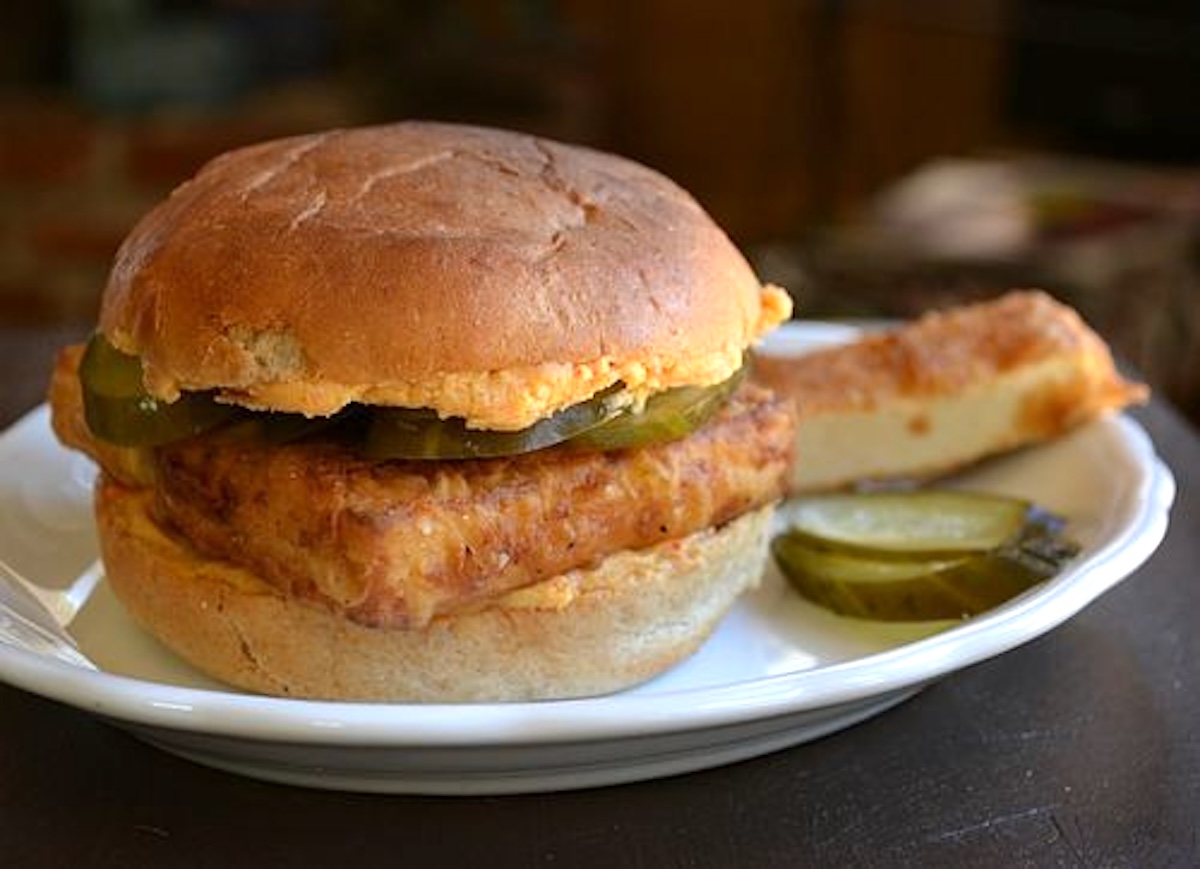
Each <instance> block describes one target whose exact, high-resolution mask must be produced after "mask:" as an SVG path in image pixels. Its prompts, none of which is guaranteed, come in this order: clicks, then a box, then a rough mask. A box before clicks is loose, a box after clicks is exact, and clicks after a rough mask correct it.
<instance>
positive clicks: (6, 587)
mask: <svg viewBox="0 0 1200 869" xmlns="http://www.w3.org/2000/svg"><path fill="white" fill-rule="evenodd" d="M101 576H103V569H102V568H101V566H100V563H99V562H98V561H97V562H93V563H92V564H91V565H90V566H89V567H88V568H87V569H86V570H85V571H84V572H83V573H81V574H80V575H79V577H78V578H77V579H76V580H75V582H73V583H71V585H70V587H69V588H67V589H66V590H64V591H48V590H46V589H44V588H41V587H40V586H38V585H36V584H35V583H33V582H31V581H30V580H28V579H26V578H25V577H24V576H22V575H21V574H20V573H18V572H17V571H16V570H15V569H13V567H12V566H11V565H9V564H8V563H7V562H5V561H3V560H0V643H4V644H6V645H9V646H14V647H16V648H18V649H25V650H27V651H32V652H37V653H39V654H43V655H51V656H53V657H55V658H57V659H58V660H60V661H65V662H67V663H69V664H74V665H75V666H78V667H86V668H88V669H91V670H95V669H96V665H95V664H93V663H92V662H91V661H90V660H89V659H88V657H87V656H86V655H84V654H83V652H81V651H80V650H79V646H77V645H76V643H75V640H74V638H73V637H72V636H71V635H70V634H69V633H67V631H66V625H68V624H70V622H71V619H73V618H74V617H75V614H76V613H77V612H79V609H80V607H82V606H83V604H84V602H85V601H86V600H87V599H88V595H90V594H91V593H92V590H93V589H94V588H95V586H96V583H97V582H99V581H100V578H101Z"/></svg>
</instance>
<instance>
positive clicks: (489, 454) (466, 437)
mask: <svg viewBox="0 0 1200 869" xmlns="http://www.w3.org/2000/svg"><path fill="white" fill-rule="evenodd" d="M616 395H617V390H616V389H608V390H605V391H604V392H601V393H599V394H598V395H594V396H592V397H591V398H589V399H588V400H586V401H583V402H580V403H579V404H574V405H571V406H570V407H566V408H563V409H562V410H560V411H558V412H557V413H555V414H552V415H551V416H549V417H547V418H546V419H543V420H539V421H538V422H536V423H534V424H533V425H531V426H529V427H527V428H523V429H518V430H516V431H490V430H486V429H475V428H469V427H468V426H467V424H466V423H465V422H464V421H463V420H461V419H457V418H451V419H441V418H439V417H438V415H437V413H436V412H434V411H432V410H426V409H420V410H412V409H409V408H401V407H396V408H389V407H376V408H372V409H371V419H370V422H369V423H368V424H367V434H366V440H365V442H364V445H363V451H364V453H365V454H366V456H367V457H368V458H372V459H488V458H498V457H501V456H514V455H520V454H522V453H531V452H533V451H534V450H540V449H545V448H546V447H551V446H554V445H555V444H560V443H562V442H563V441H566V440H569V439H570V438H573V437H576V436H578V435H579V434H580V433H581V432H584V431H587V430H588V429H590V428H593V427H595V426H597V425H600V424H601V423H603V422H604V421H605V420H608V419H611V418H612V417H613V415H614V414H616V413H618V412H619V404H618V402H617V399H616Z"/></svg>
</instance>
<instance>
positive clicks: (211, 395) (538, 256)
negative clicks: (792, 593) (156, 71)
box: [50, 122, 795, 702]
mask: <svg viewBox="0 0 1200 869" xmlns="http://www.w3.org/2000/svg"><path fill="white" fill-rule="evenodd" d="M790 311H791V303H790V300H789V299H788V297H787V295H786V293H784V292H783V291H782V290H780V289H778V288H776V287H772V286H764V285H763V284H761V283H760V281H759V280H758V279H757V277H756V276H755V274H754V273H753V271H752V269H751V268H750V266H749V265H748V264H747V262H746V261H745V259H744V258H743V257H742V255H741V254H740V253H739V252H738V250H737V249H736V247H735V246H734V245H733V244H732V242H731V241H730V240H729V238H728V237H727V236H726V235H725V234H724V233H723V232H722V230H721V229H719V228H718V227H717V226H716V225H715V224H714V222H713V221H712V219H711V218H710V217H709V216H708V215H707V214H706V213H705V212H704V211H703V210H702V208H701V207H700V206H699V205H698V204H697V203H696V202H695V201H694V200H693V199H692V198H691V197H690V196H689V195H688V194H687V193H686V192H684V191H683V190H681V189H680V188H679V187H678V186H676V185H675V184H674V183H672V182H671V181H669V180H668V179H666V178H665V177H663V176H662V175H660V174H659V173H657V172H655V171H653V170H651V169H648V168H646V167H643V166H641V165H638V164H636V163H633V162H631V161H629V160H626V159H623V158H620V157H617V156H614V155H610V154H606V153H601V152H598V151H594V150H590V149H586V148H582V147H577V146H571V145H566V144H562V143H558V142H554V141H549V140H545V139H542V138H537V137H534V136H529V135H523V134H518V133H513V132H506V131H499V130H491V129H485V128H478V127H469V126H461V125H452V124H438V123H423V122H406V123H398V124H392V125H386V126H379V127H365V128H356V129H346V130H338V131H332V132H327V133H322V134H315V135H307V136H300V137H295V138H289V139H283V140H277V141H271V142H266V143H263V144H259V145H255V146H251V147H248V148H244V149H240V150H237V151H233V152H230V153H228V154H225V155H222V156H220V157H218V158H216V159H215V160H213V161H212V162H210V163H209V164H207V165H206V166H204V167H203V168H202V169H201V170H200V171H199V172H198V173H197V175H196V176H195V177H194V178H192V179H191V180H189V181H187V182H186V183H184V184H183V185H181V186H180V187H179V188H177V189H176V190H175V191H174V192H173V193H172V194H171V196H170V197H169V198H167V199H166V200H165V201H164V202H162V203H161V204H159V205H158V206H157V207H156V208H154V209H153V210H152V211H150V212H149V213H148V214H147V215H146V216H145V217H144V218H143V219H142V220H141V221H140V222H139V223H138V224H137V226H136V227H135V228H134V229H133V231H132V233H131V234H130V235H129V237H128V238H127V239H126V240H125V242H124V243H123V245H122V246H121V248H120V250H119V251H118V253H117V255H116V258H115V261H114V264H113V267H112V270H111V274H110V277H109V280H108V283H107V285H106V287H105V290H104V295H103V299H102V303H101V310H100V316H99V323H98V326H97V329H96V331H95V333H94V335H93V336H92V337H91V339H90V341H88V342H87V344H86V345H81V346H74V347H70V348H66V349H64V351H63V352H62V353H60V356H59V359H58V362H57V366H56V369H55V373H54V376H53V380H52V384H51V389H50V403H51V406H52V419H53V425H54V429H55V431H56V433H57V435H58V437H59V439H60V440H61V441H62V442H64V443H65V444H67V445H69V446H71V447H73V448H76V449H80V450H83V451H84V452H86V453H87V454H88V455H90V456H92V457H93V458H94V459H95V460H96V462H97V464H98V465H99V473H98V475H97V481H96V490H95V512H96V519H97V529H98V537H99V542H100V549H101V555H102V558H103V562H104V566H105V571H106V578H107V582H108V583H109V585H110V586H111V588H112V591H113V592H114V594H115V595H116V597H117V598H118V600H119V601H120V602H121V603H122V604H123V606H124V607H125V608H126V610H127V611H128V612H129V614H130V615H131V616H132V618H133V619H134V621H136V623H137V624H139V625H140V626H141V627H142V628H143V629H144V630H146V631H148V632H149V633H151V634H152V635H153V636H155V637H156V638H157V639H158V640H159V641H161V643H163V644H164V645H165V646H167V647H168V648H170V649H171V650H173V651H174V652H175V653H176V654H178V655H179V656H181V657H182V658H184V659H185V660H187V661H189V662H190V663H191V664H193V665H194V666H195V667H197V668H198V669H199V670H201V671H203V672H205V673H207V674H209V675H210V676H212V677H214V678H216V679H219V680H221V681H223V682H225V683H228V684H231V685H233V686H237V687H239V688H242V689H245V690H249V691H254V692H262V693H266V694H271V695H277V696H286V697H302V698H319V699H331V700H356V701H368V700H370V701H375V700H378V701H397V702H464V701H506V700H533V699H550V698H564V697H577V696H586V695H595V694H602V693H607V692H612V691H617V690H620V689H623V688H626V687H629V686H631V685H635V684H637V683H640V682H643V681H645V680H647V679H650V678H652V677H654V676H655V675H657V674H660V673H662V672H663V671H664V670H666V669H668V668H670V667H672V666H673V665H675V664H676V663H678V662H680V661H681V660H683V659H685V658H686V657H688V656H689V655H690V654H692V653H693V652H694V651H695V650H696V649H697V648H698V647H699V645H700V644H701V643H702V642H703V641H704V639H705V638H706V637H707V636H708V635H709V634H710V633H711V631H712V630H713V629H714V627H715V626H716V625H717V624H718V622H719V621H720V620H721V618H722V617H723V616H724V614H725V613H726V612H727V611H728V610H729V609H730V608H731V607H732V605H733V604H734V602H735V601H736V599H737V598H738V597H739V595H740V594H741V593H742V592H743V591H745V590H746V589H748V588H750V587H752V586H753V585H754V584H755V583H756V582H757V581H758V578H759V576H760V574H761V572H762V570H763V567H764V564H765V562H766V559H767V542H768V541H767V538H768V533H769V526H770V517H771V511H772V507H773V505H774V503H775V502H776V501H778V500H779V499H780V497H781V496H782V494H783V491H784V488H785V484H786V479H787V474H788V468H789V467H790V464H791V461H792V452H793V448H794V440H795V432H794V425H795V420H794V416H795V414H794V410H793V408H792V406H791V403H790V402H788V401H785V400H782V399H778V398H776V397H775V396H774V395H773V394H772V393H771V392H770V391H769V390H768V389H766V388H764V387H762V386H761V385H759V384H756V383H753V382H751V381H750V380H749V378H747V377H744V376H743V375H744V372H745V370H746V368H747V363H746V359H747V354H748V350H749V348H750V347H751V345H752V344H754V343H755V342H756V341H757V340H758V339H759V337H760V336H762V335H763V334H764V333H765V332H767V331H768V330H770V329H771V328H772V327H773V326H775V325H776V324H778V323H779V322H781V321H783V320H784V319H786V318H787V317H788V316H789V315H790Z"/></svg>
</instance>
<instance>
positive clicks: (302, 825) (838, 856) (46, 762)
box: [0, 329, 1200, 869]
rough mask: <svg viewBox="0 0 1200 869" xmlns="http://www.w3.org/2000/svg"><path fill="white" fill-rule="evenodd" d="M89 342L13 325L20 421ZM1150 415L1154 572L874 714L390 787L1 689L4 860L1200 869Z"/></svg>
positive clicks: (1180, 504) (1198, 542) (1185, 584)
mask: <svg viewBox="0 0 1200 869" xmlns="http://www.w3.org/2000/svg"><path fill="white" fill-rule="evenodd" d="M78 334H79V330H71V329H57V330H48V329H47V330H22V331H15V330H11V329H8V330H4V329H0V378H2V383H3V386H2V388H0V421H2V422H3V423H4V424H7V423H9V422H11V421H12V420H14V419H15V418H17V416H19V415H20V414H21V413H22V412H23V411H25V410H27V409H28V408H30V407H32V406H33V405H34V404H35V403H37V402H38V401H40V397H41V393H42V389H43V383H44V380H45V376H46V371H47V369H48V365H49V360H50V357H51V355H52V353H53V350H54V348H55V347H56V346H57V345H58V344H59V343H60V342H61V341H63V340H65V339H66V338H68V337H73V336H74V335H78ZM1137 416H1138V417H1139V418H1140V419H1141V421H1142V422H1143V424H1144V425H1145V426H1146V428H1147V429H1148V430H1149V431H1150V433H1151V435H1152V437H1153V438H1154V440H1155V442H1156V444H1157V447H1158V450H1159V452H1160V453H1161V454H1162V455H1163V457H1164V458H1165V459H1166V461H1167V462H1168V464H1170V465H1171V467H1172V468H1173V470H1174V472H1175V475H1176V477H1177V480H1178V483H1179V495H1178V499H1177V501H1176V506H1175V509H1174V511H1173V514H1172V526H1171V530H1170V532H1169V534H1168V536H1167V539H1166V541H1165V543H1164V544H1163V546H1162V548H1161V549H1160V550H1159V551H1158V553H1157V554H1156V555H1155V556H1154V557H1153V558H1152V560H1151V561H1150V562H1149V563H1148V564H1146V565H1145V566H1144V567H1143V568H1142V569H1141V570H1140V571H1138V573H1137V574H1136V575H1135V576H1134V577H1132V578H1131V579H1130V580H1129V581H1127V582H1125V583H1124V584H1122V585H1121V586H1119V587H1118V588H1117V589H1115V590H1114V591H1112V592H1110V593H1109V594H1107V595H1105V596H1104V597H1103V598H1101V600H1100V601H1098V602H1097V603H1095V604H1093V605H1092V606H1090V607H1089V608H1088V609H1086V610H1085V611H1084V612H1083V613H1082V614H1080V615H1079V616H1077V617H1076V618H1075V619H1073V620H1072V621H1070V622H1069V623H1067V624H1066V625H1064V626H1062V627H1060V628H1059V629H1057V630H1055V631H1053V632H1052V633H1050V634H1049V635H1047V636H1046V637H1044V638H1042V639H1040V640H1037V641H1035V642H1033V643H1030V644H1028V645H1026V646H1023V647H1021V648H1019V649H1017V650H1015V651H1013V652H1010V653H1009V654H1006V655H1003V656H1002V657H1000V658H997V659H994V660H991V661H989V662H987V663H984V664H980V665H977V666H975V667H972V668H970V669H968V670H966V671H964V672H961V673H958V674H956V675H954V676H952V677H950V678H947V679H945V680H944V681H942V682H940V683H938V684H935V685H933V686H932V687H930V688H928V689H926V690H925V691H924V692H922V693H920V694H919V695H917V696H916V697H915V698H914V699H912V700H910V701H908V702H906V703H904V704H902V705H900V706H899V707H897V708H896V709H894V710H892V711H891V712H888V713H886V714H884V715H882V716H879V717H877V718H875V719H872V720H870V721H868V722H866V723H865V724H861V725H859V726H857V727H854V728H852V729H849V730H846V731H843V732H841V733H838V734H836V735H833V736H830V737H826V738H824V739H822V740H820V741H818V742H814V743H810V744H807V745H803V746H800V747H798V748H794V749H791V750H788V751H783V752H780V753H778V754H774V755H770V756H768V757H764V758H761V759H758V760H753V761H748V762H744V763H740V764H736V765H733V766H728V767H725V768H722V769H717V770H713V771H709V772H703V773H696V774H692V775H686V776H679V777H675V778H670V779H665V780H660V781H655V782H648V783H643V784H636V785H626V786H621V787H612V788H604V789H597V790H591V791H579V792H573V793H563V794H548V795H538V796H521V797H495V798H462V797H458V798H420V797H387V796H369V795H359V794H347V793H336V792H325V791H314V790H303V789H298V788H290V787H284V786H277V785H271V784H265V783H261V782H258V781H253V780H249V779H245V778H240V777H238V776H235V775H231V774H227V773H223V772H218V771H215V770H212V769H208V768H205V767H202V766H197V765H194V764H191V763H189V762H187V761H184V760H180V759H178V758H175V757H173V756H171V755H168V754H165V753H163V752H161V751H158V750H156V749H154V748H151V747H149V746H147V745H145V744H143V743H142V742H140V741H138V740H137V739H135V738H133V737H132V736H129V735H127V734H126V733H124V732H123V731H121V730H118V729H116V728H114V727H112V726H109V725H107V724H103V723H101V722H99V721H97V720H96V719H94V718H92V717H91V716H89V715H87V714H85V713H83V712H79V711H76V710H74V709H69V708H65V707H62V706H59V705H57V704H55V703H51V702H48V701H46V700H42V699H40V698H38V697H35V696H32V695H29V694H26V693H23V692H21V691H19V690H16V689H13V688H9V687H6V686H0V864H2V865H5V866H11V867H27V866H35V867H40V866H72V867H78V866H121V867H127V866H191V865H199V866H236V865H249V864H253V865H255V866H319V865H336V866H339V867H351V866H358V865H384V864H386V865H395V866H416V867H425V866H440V865H446V866H456V867H457V866H462V867H466V866H509V865H516V866H564V867H565V866H569V867H576V866H603V867H614V869H616V867H640V866H646V867H675V866H689V867H691V866H713V867H739V866H750V867H765V866H789V867H790V866H812V865H818V866H837V867H847V866H921V867H928V866H953V867H959V866H1106V867H1107V866H1129V867H1163V866H1200V629H1198V628H1200V534H1198V533H1197V532H1198V531H1200V499H1198V498H1197V494H1196V492H1197V488H1196V485H1195V484H1196V483H1197V478H1198V476H1200V438H1198V437H1197V435H1196V433H1195V432H1194V431H1193V430H1191V429H1189V428H1188V427H1187V425H1186V424H1185V423H1183V422H1182V421H1181V419H1180V417H1179V416H1178V415H1177V414H1175V413H1174V412H1173V411H1172V410H1171V409H1170V408H1168V407H1166V406H1165V405H1162V404H1160V403H1155V404H1152V405H1151V406H1150V407H1149V408H1146V409H1144V410H1143V411H1139V412H1138V414H1137Z"/></svg>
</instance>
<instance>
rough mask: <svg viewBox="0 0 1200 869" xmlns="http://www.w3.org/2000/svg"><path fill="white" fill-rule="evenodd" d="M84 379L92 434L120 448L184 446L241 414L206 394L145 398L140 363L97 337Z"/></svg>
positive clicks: (83, 369)
mask: <svg viewBox="0 0 1200 869" xmlns="http://www.w3.org/2000/svg"><path fill="white" fill-rule="evenodd" d="M79 379H80V382H81V384H82V386H83V411H84V418H85V419H86V420H87V424H88V428H90V429H91V431H92V434H94V435H95V436H96V437H98V438H100V439H102V440H105V441H108V442H110V443H114V444H118V445H120V446H127V447H146V446H157V445H159V444H165V443H170V442H171V441H176V440H181V439H183V438H185V437H190V436H191V435H194V434H199V433H200V432H202V431H206V430H208V429H210V428H212V427H214V426H216V425H219V424H220V423H222V422H225V421H226V420H228V419H230V418H231V417H232V416H234V415H235V414H236V413H237V412H238V410H237V408H235V407H232V406H230V405H225V404H220V403H218V402H217V401H215V400H214V399H213V396H212V394H211V393H207V392H192V393H184V394H183V395H181V396H180V397H179V399H178V400H176V401H173V402H166V401H160V400H159V399H157V398H155V397H154V396H152V395H150V394H149V393H148V392H146V388H145V386H144V385H143V383H142V366H141V363H140V362H139V361H138V358H137V357H136V356H130V355H128V354H126V353H122V352H121V351H120V350H118V349H117V348H115V347H113V345H112V344H110V343H109V341H108V339H106V338H105V337H104V336H103V335H101V334H100V333H98V332H97V333H96V334H95V335H93V336H92V339H91V340H90V341H89V342H88V345H87V349H86V350H85V351H84V354H83V361H82V362H81V363H80V366H79Z"/></svg>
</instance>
